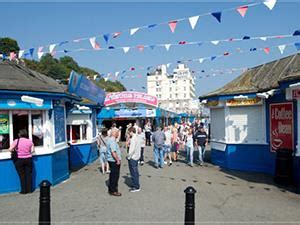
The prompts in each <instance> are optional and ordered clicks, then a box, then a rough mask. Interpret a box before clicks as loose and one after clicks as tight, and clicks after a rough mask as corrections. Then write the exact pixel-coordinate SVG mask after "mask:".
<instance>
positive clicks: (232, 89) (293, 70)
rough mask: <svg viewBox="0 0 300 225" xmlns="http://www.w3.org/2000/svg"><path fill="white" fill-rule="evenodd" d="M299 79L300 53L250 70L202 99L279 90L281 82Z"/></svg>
mask: <svg viewBox="0 0 300 225" xmlns="http://www.w3.org/2000/svg"><path fill="white" fill-rule="evenodd" d="M299 78H300V53H297V54H294V55H290V56H288V57H285V58H281V59H278V60H275V61H272V62H269V63H266V64H263V65H259V66H256V67H254V68H252V69H249V70H247V71H246V72H244V73H242V74H241V75H240V76H239V77H237V78H236V79H234V80H233V81H231V82H229V83H227V84H226V85H225V86H223V87H222V88H219V89H217V90H215V91H213V92H210V93H208V94H206V95H203V96H201V98H207V97H214V96H219V95H235V94H247V93H257V92H262V91H266V90H270V89H273V88H278V87H279V82H280V81H284V80H295V79H299Z"/></svg>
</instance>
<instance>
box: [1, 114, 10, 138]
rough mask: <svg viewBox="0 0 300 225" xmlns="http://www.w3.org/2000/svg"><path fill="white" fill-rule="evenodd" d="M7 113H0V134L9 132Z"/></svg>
mask: <svg viewBox="0 0 300 225" xmlns="http://www.w3.org/2000/svg"><path fill="white" fill-rule="evenodd" d="M8 121H9V119H8V115H7V114H5V115H4V114H0V134H9V123H8Z"/></svg>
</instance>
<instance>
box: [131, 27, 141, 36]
mask: <svg viewBox="0 0 300 225" xmlns="http://www.w3.org/2000/svg"><path fill="white" fill-rule="evenodd" d="M139 29H140V28H138V27H137V28H132V29H130V35H134V34H135V32H137V31H138V30H139Z"/></svg>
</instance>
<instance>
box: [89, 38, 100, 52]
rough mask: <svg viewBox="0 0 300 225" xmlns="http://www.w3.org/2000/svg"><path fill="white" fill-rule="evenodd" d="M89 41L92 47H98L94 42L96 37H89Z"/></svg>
mask: <svg viewBox="0 0 300 225" xmlns="http://www.w3.org/2000/svg"><path fill="white" fill-rule="evenodd" d="M90 43H91V45H92V47H93V49H100V46H99V44H98V43H97V42H96V37H91V38H90Z"/></svg>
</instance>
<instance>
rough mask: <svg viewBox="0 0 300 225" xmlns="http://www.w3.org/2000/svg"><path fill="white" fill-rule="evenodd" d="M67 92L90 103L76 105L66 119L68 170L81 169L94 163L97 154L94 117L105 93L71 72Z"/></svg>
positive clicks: (81, 76)
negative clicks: (68, 146) (68, 153)
mask: <svg viewBox="0 0 300 225" xmlns="http://www.w3.org/2000/svg"><path fill="white" fill-rule="evenodd" d="M68 90H69V92H70V93H74V94H76V95H78V96H80V97H83V98H86V99H88V100H89V101H92V102H93V104H92V103H86V104H83V103H81V104H78V105H75V107H74V108H72V109H71V110H70V111H69V113H68V117H67V137H68V142H69V144H70V168H71V170H74V169H78V168H81V167H83V166H85V165H87V164H90V163H92V162H94V161H95V160H96V159H97V158H98V156H99V154H98V149H97V143H96V137H97V121H96V117H97V114H98V112H99V110H100V109H101V106H103V102H104V98H105V92H104V91H103V90H102V89H100V88H99V87H97V86H96V85H95V84H94V83H92V82H91V81H90V80H88V79H87V78H86V77H85V76H83V75H79V74H76V73H75V72H73V71H72V73H71V76H70V80H69V87H68Z"/></svg>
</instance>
